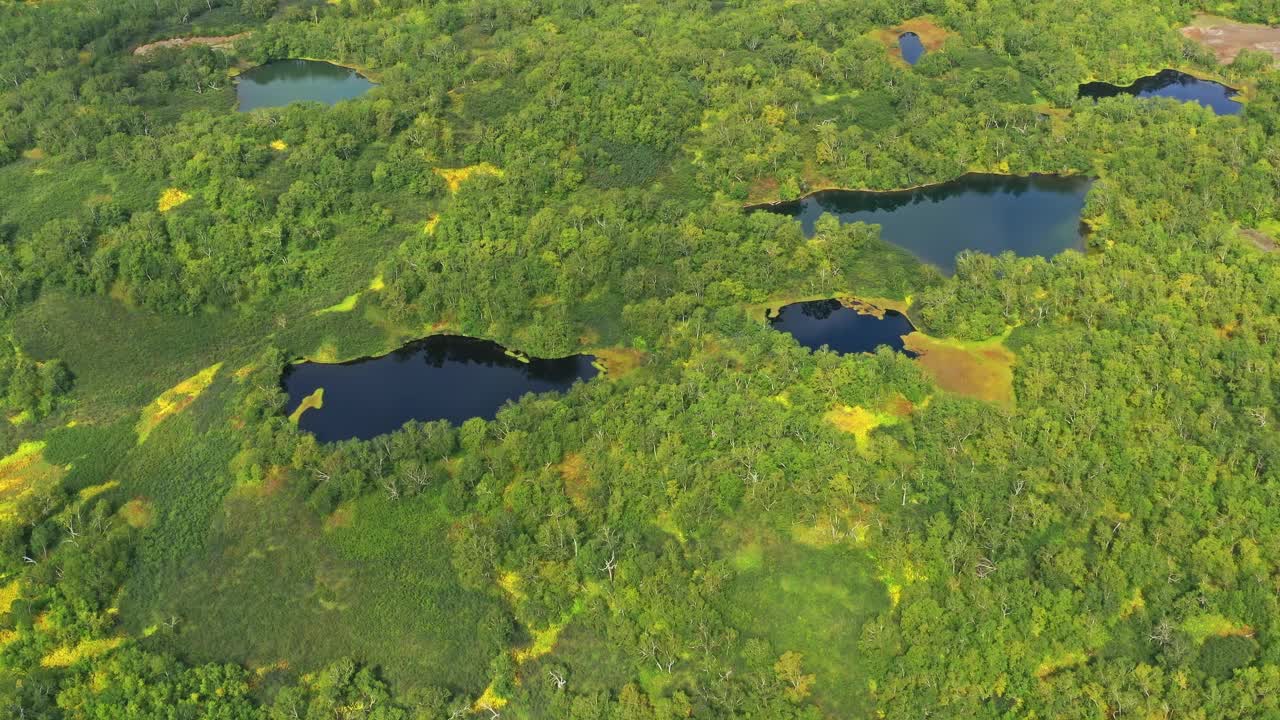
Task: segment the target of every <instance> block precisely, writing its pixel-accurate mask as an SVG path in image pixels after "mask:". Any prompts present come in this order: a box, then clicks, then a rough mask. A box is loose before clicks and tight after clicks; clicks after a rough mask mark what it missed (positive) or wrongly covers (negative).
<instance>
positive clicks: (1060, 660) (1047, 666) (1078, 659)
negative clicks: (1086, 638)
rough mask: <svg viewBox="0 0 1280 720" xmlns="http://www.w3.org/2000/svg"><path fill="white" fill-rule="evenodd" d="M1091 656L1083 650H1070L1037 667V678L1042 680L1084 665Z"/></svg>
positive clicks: (1045, 660)
mask: <svg viewBox="0 0 1280 720" xmlns="http://www.w3.org/2000/svg"><path fill="white" fill-rule="evenodd" d="M1088 660H1089V656H1088V655H1086V654H1085V653H1084V652H1083V651H1081V650H1070V651H1067V652H1064V653H1060V654H1058V655H1054V656H1052V657H1047V658H1045V659H1044V661H1043V662H1041V663H1040V664H1039V665H1037V666H1036V671H1035V672H1036V677H1038V678H1040V679H1041V680H1043V679H1045V678H1047V677H1049V676H1050V675H1052V674H1054V673H1056V672H1058V671H1059V670H1063V669H1065V668H1069V667H1075V666H1076V665H1083V664H1084V663H1086V662H1088Z"/></svg>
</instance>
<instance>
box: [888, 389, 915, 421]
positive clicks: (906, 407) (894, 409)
mask: <svg viewBox="0 0 1280 720" xmlns="http://www.w3.org/2000/svg"><path fill="white" fill-rule="evenodd" d="M885 409H886V410H887V411H888V412H889V413H891V414H893V415H897V416H898V417H900V418H905V417H908V416H910V415H911V413H913V412H915V411H916V406H915V403H913V402H911V401H910V400H908V399H907V398H906V397H905V396H903V395H896V396H894V398H893V399H892V400H890V401H889V405H888V407H886V408H885Z"/></svg>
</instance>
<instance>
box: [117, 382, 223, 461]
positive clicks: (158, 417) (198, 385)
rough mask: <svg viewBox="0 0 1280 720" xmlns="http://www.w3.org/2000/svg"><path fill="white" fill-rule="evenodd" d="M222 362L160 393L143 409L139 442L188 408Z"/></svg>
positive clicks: (136, 428)
mask: <svg viewBox="0 0 1280 720" xmlns="http://www.w3.org/2000/svg"><path fill="white" fill-rule="evenodd" d="M221 367H222V363H215V364H213V365H210V366H209V367H207V368H205V369H203V370H201V371H200V372H198V373H196V374H195V375H192V376H191V377H189V378H187V379H186V380H183V381H182V382H180V383H178V384H177V385H174V386H173V387H171V388H169V389H168V390H165V391H164V392H162V393H160V397H158V398H156V399H155V400H152V401H151V404H150V405H148V406H146V407H145V408H143V409H142V418H141V419H139V420H138V424H137V425H136V426H135V427H134V429H135V430H136V431H137V433H138V442H140V443H141V442H144V441H146V439H147V436H148V435H150V434H151V431H152V430H155V429H156V427H157V426H159V425H160V423H162V422H164V421H165V419H167V418H169V417H170V416H172V415H176V414H178V413H180V412H182V411H183V410H185V409H187V407H188V406H189V405H191V403H193V402H195V401H196V398H198V397H200V395H201V394H203V393H204V391H205V390H206V389H208V387H209V385H211V384H212V383H213V379H214V377H216V376H217V374H218V370H219V369H220V368H221Z"/></svg>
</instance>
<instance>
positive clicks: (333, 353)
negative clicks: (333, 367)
mask: <svg viewBox="0 0 1280 720" xmlns="http://www.w3.org/2000/svg"><path fill="white" fill-rule="evenodd" d="M341 360H342V358H341V356H339V355H338V345H337V343H335V342H334V341H332V340H326V341H325V342H323V343H321V344H320V347H318V348H316V349H315V351H314V352H312V353H310V354H309V355H307V356H306V357H305V358H303V361H305V362H318V363H336V362H341Z"/></svg>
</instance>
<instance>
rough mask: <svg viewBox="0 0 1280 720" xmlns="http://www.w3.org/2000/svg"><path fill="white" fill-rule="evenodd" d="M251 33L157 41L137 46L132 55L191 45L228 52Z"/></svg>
mask: <svg viewBox="0 0 1280 720" xmlns="http://www.w3.org/2000/svg"><path fill="white" fill-rule="evenodd" d="M251 34H252V33H248V32H242V33H236V34H235V35H210V36H205V37H186V38H170V39H168V40H157V41H155V42H153V43H147V44H146V45H139V46H138V47H136V48H134V49H133V54H134V55H146V54H147V53H149V52H152V51H153V50H160V49H162V48H184V47H190V46H192V45H208V46H209V47H211V48H214V49H216V50H228V49H230V48H231V45H232V44H233V43H235V41H237V40H240V39H242V38H247V37H249V35H251Z"/></svg>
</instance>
